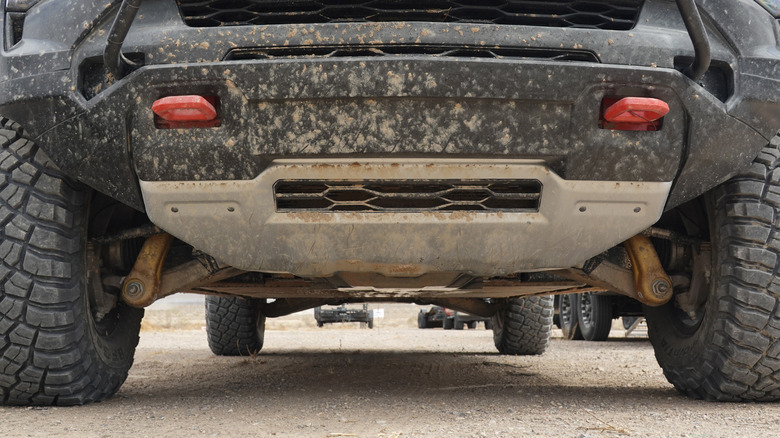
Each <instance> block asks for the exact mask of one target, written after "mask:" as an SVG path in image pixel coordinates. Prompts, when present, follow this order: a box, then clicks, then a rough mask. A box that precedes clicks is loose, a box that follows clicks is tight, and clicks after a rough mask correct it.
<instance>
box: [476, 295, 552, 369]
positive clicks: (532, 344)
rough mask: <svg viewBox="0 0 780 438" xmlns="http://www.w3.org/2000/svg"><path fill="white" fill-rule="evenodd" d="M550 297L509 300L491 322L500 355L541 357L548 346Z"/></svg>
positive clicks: (550, 317)
mask: <svg viewBox="0 0 780 438" xmlns="http://www.w3.org/2000/svg"><path fill="white" fill-rule="evenodd" d="M552 317H553V297H551V296H549V295H548V296H532V297H525V298H509V299H507V300H506V301H505V303H504V305H503V306H502V307H501V308H500V309H499V311H498V312H497V313H496V314H495V315H494V316H493V318H492V319H491V320H490V321H491V325H492V326H493V342H494V343H495V344H496V348H497V349H498V351H499V353H501V354H513V355H533V354H542V353H544V351H545V350H546V349H547V345H548V344H549V343H550V332H551V331H552Z"/></svg>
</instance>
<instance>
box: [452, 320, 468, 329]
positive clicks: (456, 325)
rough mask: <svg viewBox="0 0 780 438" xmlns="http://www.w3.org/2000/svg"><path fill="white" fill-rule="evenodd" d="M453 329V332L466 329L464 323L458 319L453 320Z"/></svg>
mask: <svg viewBox="0 0 780 438" xmlns="http://www.w3.org/2000/svg"><path fill="white" fill-rule="evenodd" d="M453 327H454V328H455V330H463V329H464V328H465V327H466V322H465V321H462V320H460V319H458V318H455V321H454V322H453Z"/></svg>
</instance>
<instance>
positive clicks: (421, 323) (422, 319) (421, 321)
mask: <svg viewBox="0 0 780 438" xmlns="http://www.w3.org/2000/svg"><path fill="white" fill-rule="evenodd" d="M417 328H421V329H426V328H428V317H427V316H426V314H425V312H423V311H422V310H420V313H418V314H417Z"/></svg>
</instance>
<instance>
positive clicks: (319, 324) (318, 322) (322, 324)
mask: <svg viewBox="0 0 780 438" xmlns="http://www.w3.org/2000/svg"><path fill="white" fill-rule="evenodd" d="M324 325H325V323H324V322H322V321H317V327H322V326H324Z"/></svg>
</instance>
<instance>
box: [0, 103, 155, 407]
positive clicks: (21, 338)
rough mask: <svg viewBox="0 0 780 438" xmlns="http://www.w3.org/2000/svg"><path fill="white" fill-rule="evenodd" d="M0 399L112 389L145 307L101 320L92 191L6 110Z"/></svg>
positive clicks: (0, 218) (47, 400) (0, 141)
mask: <svg viewBox="0 0 780 438" xmlns="http://www.w3.org/2000/svg"><path fill="white" fill-rule="evenodd" d="M0 175H2V180H1V181H0V402H2V404H3V405H80V404H85V403H90V402H98V401H101V400H103V399H105V398H107V397H110V396H111V395H113V394H114V393H116V391H117V390H119V387H120V386H121V385H122V383H123V382H124V381H125V379H126V378H127V372H128V370H129V369H130V366H131V365H132V364H133V355H134V353H135V347H136V346H137V344H138V332H139V330H140V326H141V318H142V316H143V310H140V309H134V308H131V307H127V306H125V305H123V304H122V303H121V302H120V303H119V304H118V305H116V307H114V309H113V310H111V311H110V312H108V313H107V314H106V316H105V317H104V318H102V319H101V320H100V321H99V322H96V318H95V317H94V316H93V312H92V311H91V308H90V300H89V292H88V289H87V284H88V282H87V272H88V267H87V263H88V262H87V257H86V252H87V225H88V222H89V200H90V192H89V190H87V189H86V188H84V187H82V186H80V185H79V184H77V183H73V182H71V181H69V180H68V179H67V178H66V177H65V176H64V175H63V174H62V172H60V171H59V170H58V169H57V168H56V166H55V165H54V164H53V163H52V162H51V161H50V160H49V159H48V158H47V157H46V155H45V154H44V153H43V151H41V150H40V149H39V148H38V147H37V146H36V145H35V144H34V143H33V142H32V141H30V140H29V139H27V138H25V136H24V133H23V131H22V129H21V127H20V126H19V125H18V124H15V123H13V122H10V121H9V120H8V119H3V118H0Z"/></svg>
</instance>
